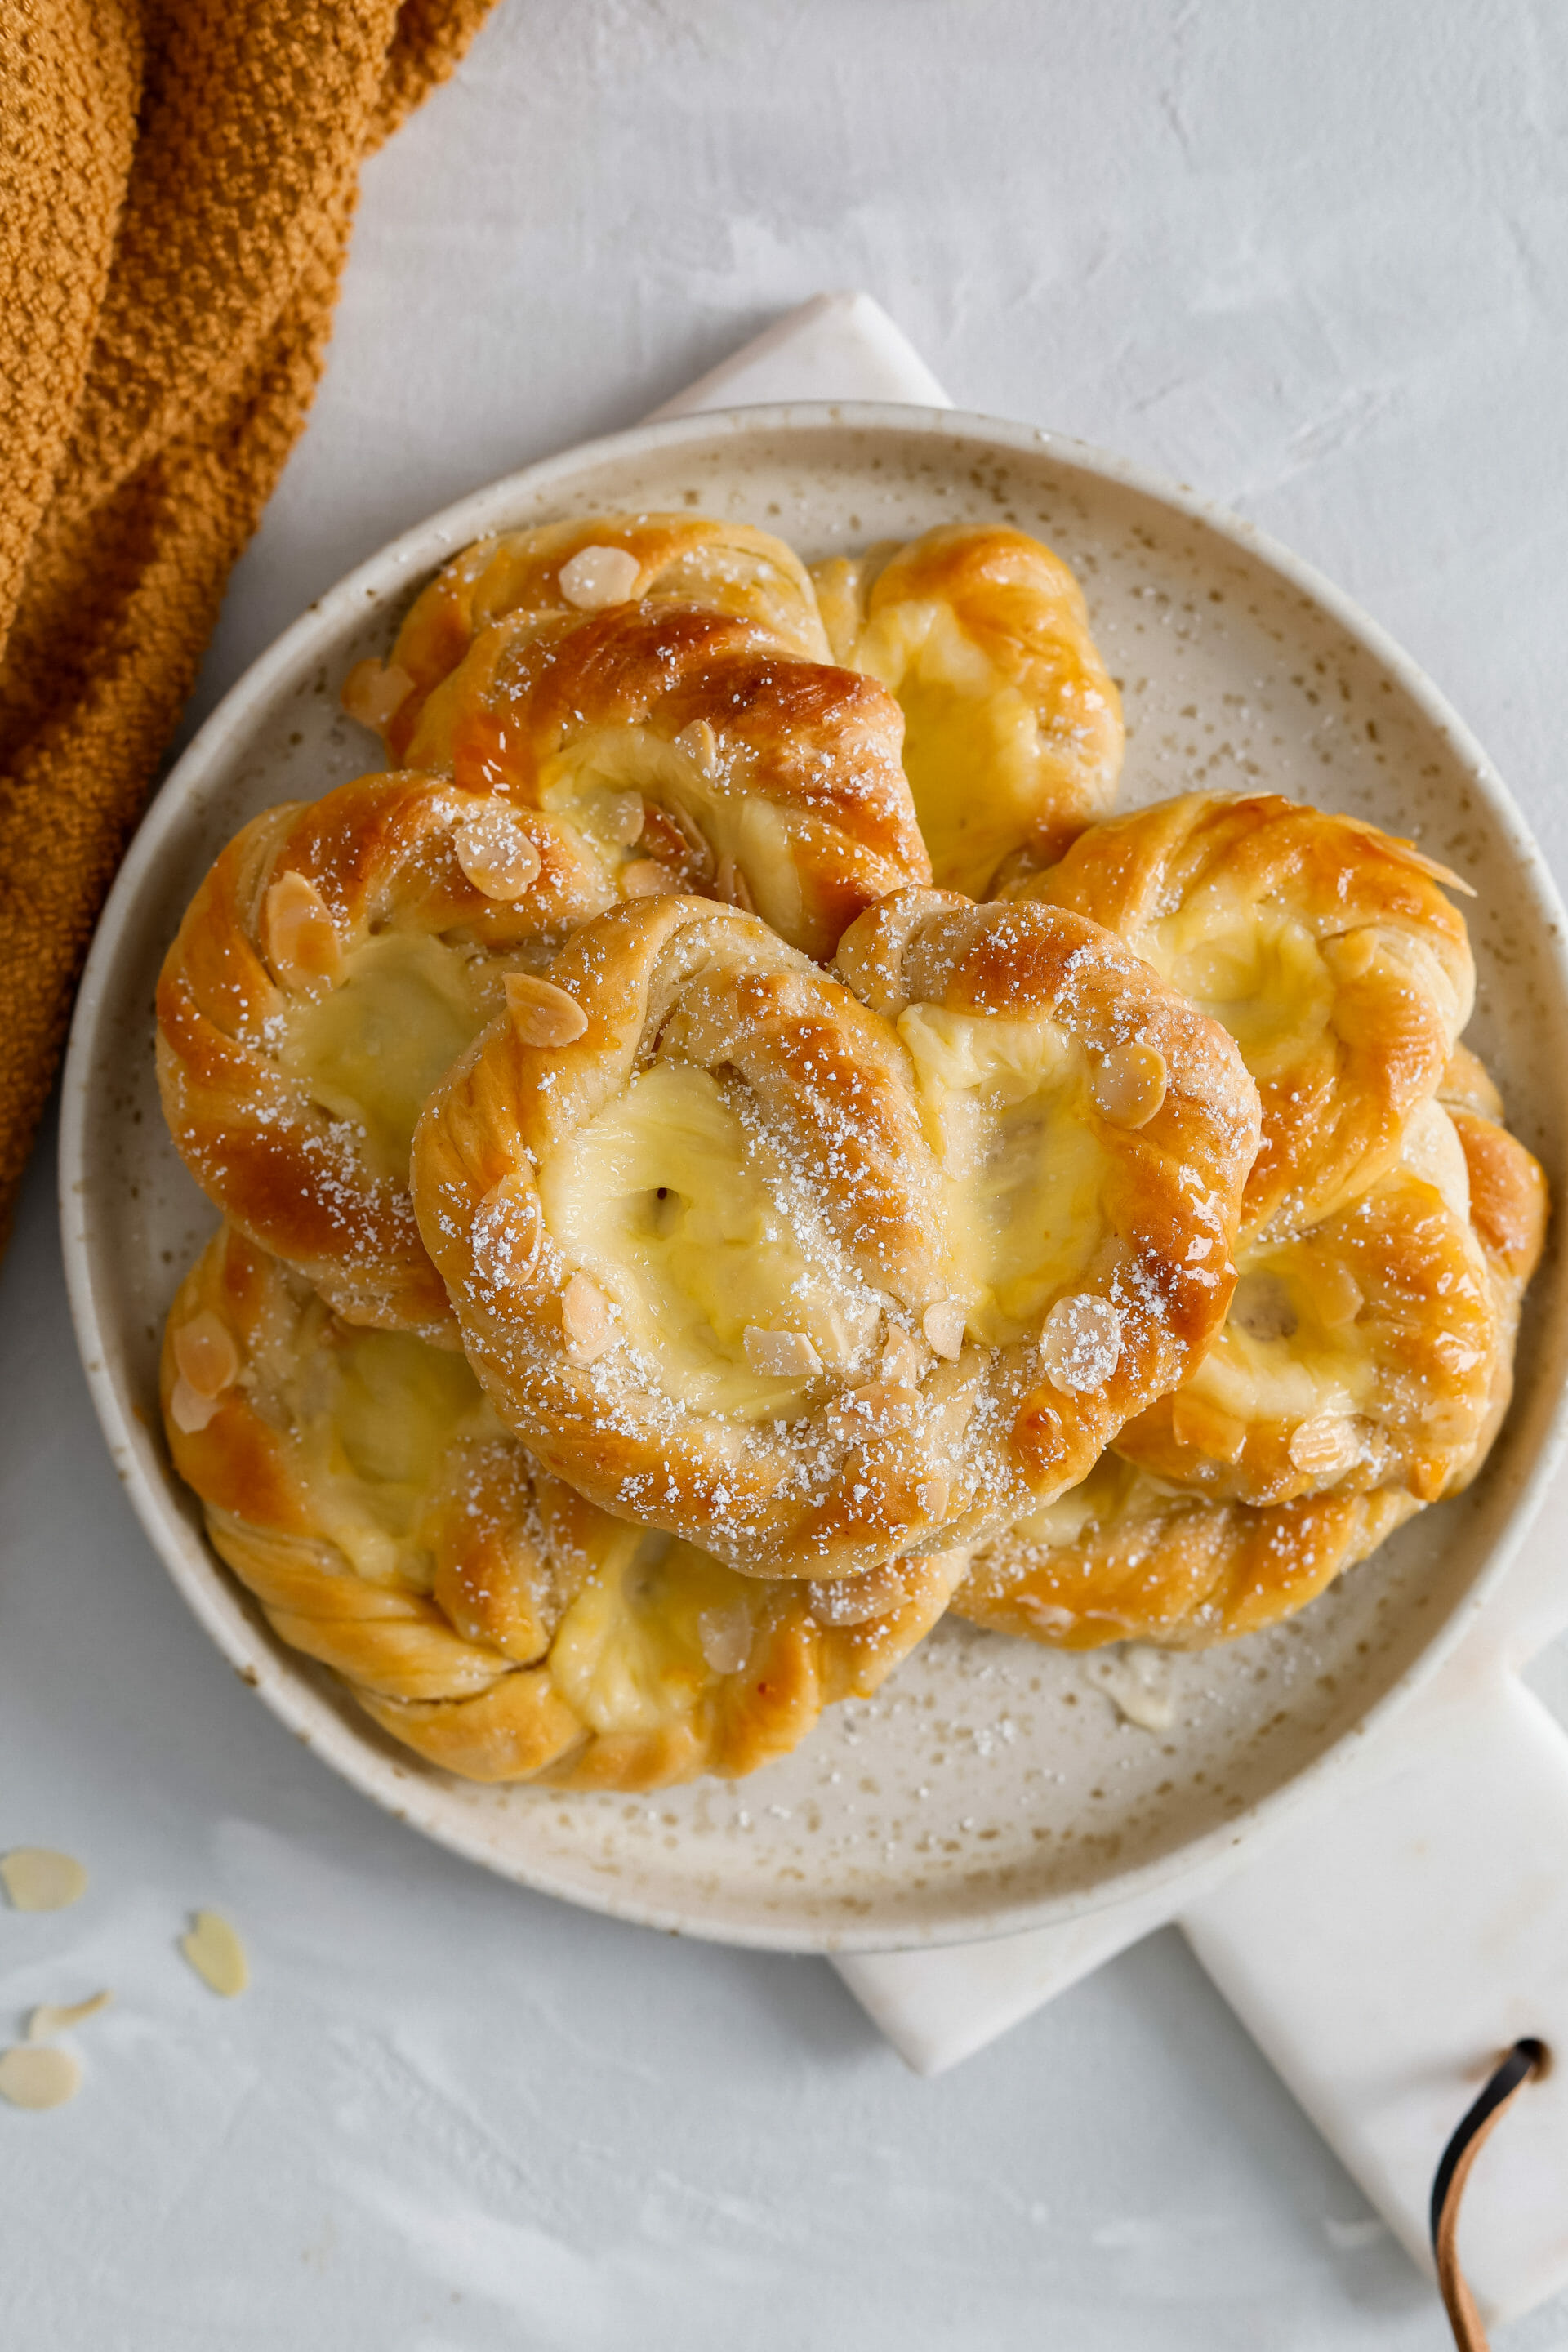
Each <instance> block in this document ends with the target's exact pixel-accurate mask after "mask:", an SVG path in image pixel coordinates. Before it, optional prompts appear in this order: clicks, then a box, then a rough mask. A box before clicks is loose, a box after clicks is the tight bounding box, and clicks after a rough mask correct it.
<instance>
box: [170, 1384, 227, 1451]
mask: <svg viewBox="0 0 1568 2352" xmlns="http://www.w3.org/2000/svg"><path fill="white" fill-rule="evenodd" d="M222 1410H223V1399H222V1397H220V1396H212V1397H208V1396H201V1395H199V1394H198V1393H197V1391H195V1389H194V1388H193V1387H192V1386H191V1384H190V1382H189V1381H188V1380H186V1378H185V1376H184V1372H181V1373H180V1374H179V1376H178V1377H177V1379H176V1380H175V1381H174V1387H173V1389H172V1390H171V1391H170V1392H169V1417H170V1419H171V1420H172V1421H173V1423H174V1427H175V1428H176V1429H179V1430H183V1431H184V1433H185V1435H186V1436H187V1437H195V1436H197V1435H198V1434H199V1433H200V1432H201V1431H202V1430H204V1429H205V1427H206V1425H207V1423H208V1422H209V1421H211V1420H212V1419H213V1418H214V1417H215V1415H216V1414H217V1413H219V1412H222Z"/></svg>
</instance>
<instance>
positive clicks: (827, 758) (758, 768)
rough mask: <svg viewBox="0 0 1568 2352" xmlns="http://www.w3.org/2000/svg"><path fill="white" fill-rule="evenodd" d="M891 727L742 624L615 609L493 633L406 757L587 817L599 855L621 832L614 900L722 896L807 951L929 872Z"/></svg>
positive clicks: (526, 621)
mask: <svg viewBox="0 0 1568 2352" xmlns="http://www.w3.org/2000/svg"><path fill="white" fill-rule="evenodd" d="M902 733H903V721H902V719H901V717H900V711H899V709H898V705H897V704H896V703H895V702H894V701H893V700H892V698H891V697H890V696H889V695H888V694H886V693H885V692H884V691H883V689H882V688H880V687H879V686H878V685H877V684H876V683H875V682H874V680H872V679H870V678H867V677H857V676H856V675H855V673H854V672H853V671H850V670H845V669H836V668H832V667H828V666H827V665H826V664H824V663H820V662H811V661H803V660H800V659H798V658H797V657H795V656H794V655H793V654H792V653H791V652H790V651H789V649H788V648H787V646H784V645H783V644H781V642H780V641H779V640H778V639H777V638H774V637H772V636H770V635H768V634H767V633H766V632H765V631H763V630H762V629H760V628H759V627H757V626H756V625H754V624H753V623H750V622H746V621H741V620H736V619H733V618H731V617H730V616H728V615H726V614H721V613H716V612H712V611H709V610H706V609H703V608H701V607H699V606H686V605H679V604H617V605H615V606H613V607H611V608H610V609H609V610H607V611H605V612H603V613H596V614H565V615H555V616H552V617H539V616H537V615H532V614H517V615H514V616H512V617H510V618H509V619H505V620H501V621H498V622H495V623H494V624H492V625H491V626H490V627H489V628H488V629H486V630H485V631H483V632H482V633H481V635H479V637H478V638H477V639H476V640H475V642H474V644H473V646H471V648H470V649H469V651H468V654H467V656H465V658H464V660H463V662H462V663H461V664H460V666H459V667H458V668H457V669H456V670H455V671H453V672H452V673H451V675H450V676H449V677H447V678H446V679H445V680H444V681H443V682H442V684H441V685H440V686H439V687H437V689H436V690H435V692H434V693H433V694H432V695H431V696H430V698H429V700H428V701H427V702H426V705H425V707H424V709H423V711H422V713H421V716H420V719H419V723H418V726H417V727H416V730H415V731H414V733H413V735H412V736H411V738H410V739H409V741H408V745H407V751H406V757H407V758H408V760H409V761H410V762H411V763H412V764H413V765H415V766H416V767H420V768H425V769H428V770H430V771H432V772H438V773H451V774H453V775H454V776H455V777H456V779H457V781H458V783H459V784H461V785H463V786H464V787H465V788H468V789H472V790H474V791H480V792H483V791H502V792H505V793H508V794H510V796H512V797H514V798H516V799H519V800H521V802H523V803H526V804H528V805H530V806H538V807H545V808H550V809H552V810H554V811H556V812H557V813H559V814H561V815H563V816H571V817H572V818H573V820H574V822H576V823H578V824H581V825H583V826H584V827H585V828H586V829H589V830H590V831H592V830H593V829H594V828H595V826H598V827H599V829H600V838H601V843H602V845H603V846H604V847H605V849H606V850H609V849H610V848H611V846H612V845H611V840H610V835H611V834H612V833H613V832H614V830H615V829H616V827H617V826H621V827H622V840H621V845H620V846H619V848H618V849H617V850H616V851H615V852H614V854H615V855H616V858H617V862H618V867H619V878H620V887H621V889H622V891H623V892H624V894H625V895H626V896H628V897H630V896H635V895H637V894H638V893H644V894H646V893H647V892H648V891H649V890H650V889H652V890H657V889H658V888H659V887H665V888H669V889H683V890H690V891H695V892H698V893H700V895H702V896H705V897H709V898H718V899H721V900H727V901H729V902H731V903H733V904H736V905H739V906H742V907H744V908H749V909H751V910H752V911H753V912H755V913H758V914H760V915H761V916H762V917H763V919H764V920H765V921H767V922H768V923H770V924H771V925H772V927H773V929H774V930H776V931H777V932H778V933H779V935H780V937H781V938H782V939H785V940H788V941H789V943H790V944H791V945H792V946H794V947H798V948H800V949H802V950H804V951H805V953H806V954H808V955H812V956H815V957H816V958H817V959H818V960H819V961H821V960H825V959H826V958H827V957H829V956H831V954H832V952H833V950H834V947H835V946H836V945H837V940H838V938H839V936H840V934H841V933H842V931H843V930H844V929H845V928H846V926H847V924H848V923H849V922H850V921H852V920H853V919H854V917H855V916H856V915H858V913H859V912H860V910H861V909H862V908H864V907H867V906H868V905H870V904H871V902H872V901H873V900H874V899H876V898H879V897H880V896H881V895H882V893H883V892H884V891H887V890H891V889H896V888H898V887H900V884H903V883H907V882H911V881H924V880H926V879H927V878H928V877H929V875H930V870H931V869H930V865H929V862H928V860H927V857H926V852H925V845H924V844H923V842H922V841H921V835H920V829H919V826H918V825H917V824H916V822H915V812H914V804H913V803H912V801H911V800H910V792H909V786H908V784H907V782H905V779H904V772H903V768H902V766H901V764H900V741H901V738H902ZM627 811H629V813H630V823H629V824H623V813H624V812H627Z"/></svg>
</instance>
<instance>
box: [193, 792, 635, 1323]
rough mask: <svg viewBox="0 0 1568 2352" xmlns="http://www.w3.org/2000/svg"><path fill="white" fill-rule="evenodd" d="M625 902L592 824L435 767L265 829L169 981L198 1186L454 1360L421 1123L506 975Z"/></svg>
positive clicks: (213, 888)
mask: <svg viewBox="0 0 1568 2352" xmlns="http://www.w3.org/2000/svg"><path fill="white" fill-rule="evenodd" d="M613 898H614V891H613V887H612V885H611V883H610V880H609V878H608V875H607V873H606V870H605V866H603V864H602V863H601V861H600V860H599V859H598V858H597V857H596V856H595V854H594V852H593V851H592V849H591V847H590V845H587V844H586V843H585V842H584V841H583V839H582V838H581V836H580V835H578V834H577V833H576V832H575V831H574V829H573V828H571V827H569V826H565V825H563V824H561V823H560V821H559V820H558V819H555V818H552V817H550V816H547V815H545V814H542V812H540V811H538V810H527V809H517V808H514V807H509V806H507V805H506V804H505V803H501V802H499V801H497V800H496V799H494V798H493V796H489V795H483V794H474V793H464V792H460V791H458V790H457V789H456V788H455V787H454V786H452V785H450V784H441V783H432V782H430V781H429V780H428V779H426V778H423V777H418V776H409V775H393V776H366V777H362V778H361V779H360V780H359V781H358V782H354V783H350V784H344V785H342V786H341V787H340V788H339V789H338V790H337V791H335V792H331V793H327V795H326V796H325V798H324V799H322V800H320V801H316V802H313V803H300V802H287V803H283V804H282V805H281V806H279V807H277V808H273V809H269V810H268V811H266V812H265V813H264V814H262V815H260V816H258V817H257V818H255V819H254V820H253V821H252V823H251V824H247V826H246V827H245V828H244V830H243V831H242V832H241V833H240V834H238V835H237V836H236V838H235V839H234V840H233V841H232V842H231V843H230V844H229V845H228V846H227V848H226V849H225V850H224V852H223V854H222V856H220V857H219V858H218V860H217V862H216V865H215V866H213V867H212V869H211V870H210V872H209V873H208V874H207V876H206V877H205V880H204V882H203V883H202V885H201V887H200V888H199V889H198V890H197V892H196V894H195V898H194V899H193V900H192V902H191V905H190V907H189V908H188V909H187V911H186V914H185V918H184V922H183V923H182V924H181V926H180V929H179V934H178V936H177V938H176V939H175V940H174V945H173V946H172V947H171V949H170V950H169V953H168V956H167V957H166V959H165V961H164V964H163V971H162V974H161V975H160V978H159V982H158V1046H157V1051H158V1078H159V1086H160V1089H161V1091H162V1094H163V1109H164V1114H165V1116H166V1118H167V1119H168V1123H169V1129H170V1132H171V1134H172V1135H173V1137H174V1142H175V1144H176V1146H177V1147H178V1149H179V1151H180V1154H181V1156H182V1158H183V1159H184V1161H185V1164H186V1166H187V1167H188V1168H189V1169H190V1171H191V1172H192V1174H193V1175H194V1176H195V1179H196V1181H197V1182H198V1183H199V1184H200V1185H201V1187H202V1189H203V1191H204V1192H206V1193H207V1195H208V1197H209V1198H210V1199H212V1200H213V1201H215V1202H216V1203H217V1205H218V1206H219V1207H220V1208H221V1209H223V1210H224V1211H225V1213H226V1214H227V1215H228V1216H229V1217H230V1218H232V1219H233V1221H234V1222H235V1223H237V1225H239V1226H240V1227H241V1229H242V1230H243V1231H245V1232H246V1233H247V1234H250V1235H251V1237H252V1238H253V1239H254V1240H256V1241H258V1242H259V1243H261V1244H263V1245H264V1246H265V1247H267V1248H268V1249H270V1250H273V1251H275V1252H276V1253H277V1254H278V1255H279V1256H281V1257H284V1258H286V1259H288V1260H289V1263H290V1264H291V1265H297V1266H299V1267H300V1269H301V1271H302V1272H304V1273H305V1274H306V1275H307V1276H309V1277H310V1280H311V1282H312V1283H313V1284H314V1285H315V1286H316V1287H317V1288H318V1289H319V1290H321V1292H322V1294H323V1296H324V1297H326V1298H327V1299H328V1300H329V1301H330V1302H331V1305H332V1306H333V1307H335V1308H336V1309H337V1310H338V1311H339V1312H340V1313H341V1314H342V1315H345V1316H346V1317H347V1318H349V1319H350V1320H351V1321H353V1322H361V1323H370V1324H381V1325H387V1326H407V1327H409V1328H415V1329H419V1330H423V1331H425V1332H426V1334H427V1335H429V1336H435V1337H443V1338H444V1339H445V1340H446V1342H447V1345H450V1346H456V1345H457V1344H458V1340H457V1330H456V1326H455V1324H454V1323H453V1320H452V1314H451V1309H450V1307H449V1306H448V1305H447V1295H446V1292H445V1290H444V1289H443V1287H442V1285H441V1280H440V1277H439V1276H438V1275H437V1272H436V1269H435V1267H434V1266H433V1265H431V1263H430V1261H429V1259H428V1257H427V1256H426V1254H425V1249H424V1245H423V1244H422V1243H421V1241H420V1239H419V1234H418V1229H417V1226H416V1223H415V1218H414V1211H413V1205H412V1202H411V1201H410V1199H409V1194H408V1150H409V1144H410V1141H411V1139H412V1136H413V1131H414V1122H415V1120H416V1118H417V1116H418V1114H419V1112H420V1110H421V1109H422V1108H423V1107H424V1104H425V1100H426V1097H427V1095H428V1094H429V1092H430V1090H431V1088H432V1087H434V1086H435V1084H436V1082H437V1079H438V1078H439V1077H441V1076H443V1074H444V1073H445V1071H446V1070H447V1067H448V1066H450V1064H451V1063H452V1062H454V1061H455V1060H456V1059H457V1058H458V1055H459V1054H460V1053H461V1052H462V1051H463V1050H464V1048H465V1047H466V1046H467V1045H468V1044H469V1042H470V1040H471V1039H472V1038H473V1037H474V1036H475V1034H477V1033H478V1031H479V1029H481V1028H482V1027H483V1026H484V1024H485V1023H486V1021H487V1020H489V1017H490V1016H491V1014H492V1013H494V1012H495V1011H496V1010H497V1009H498V1008H499V1007H500V1004H501V1003H503V1001H504V995H503V991H504V983H505V978H506V975H507V973H508V972H509V971H523V970H527V969H528V968H529V967H530V966H531V965H532V964H534V963H538V962H541V961H543V960H544V958H545V957H546V955H547V954H548V952H549V951H550V950H551V948H552V947H553V946H555V945H558V944H559V942H560V940H561V939H562V938H563V936H564V935H565V933H566V931H567V930H568V929H570V928H571V927H572V925H573V924H574V923H576V922H580V921H582V920H584V919H585V918H586V917H588V916H589V915H591V914H593V913H595V911H596V910H597V909H599V908H604V907H605V906H607V905H609V904H611V903H613Z"/></svg>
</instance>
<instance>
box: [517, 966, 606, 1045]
mask: <svg viewBox="0 0 1568 2352" xmlns="http://www.w3.org/2000/svg"><path fill="white" fill-rule="evenodd" d="M502 986H503V987H504V988H505V990H506V1003H507V1010H508V1012H509V1013H510V1014H511V1025H512V1027H513V1028H514V1029H515V1030H516V1032H517V1034H518V1035H519V1036H520V1037H521V1040H522V1042H523V1044H524V1045H541V1046H545V1047H548V1046H552V1045H573V1044H574V1043H575V1041H576V1040H577V1039H578V1038H579V1037H581V1036H582V1034H583V1033H584V1030H585V1029H586V1028H587V1026H588V1016H587V1014H586V1013H584V1010H583V1008H582V1006H581V1005H580V1004H579V1003H578V1002H577V1000H576V998H575V997H574V996H569V995H568V994H567V992H566V991H565V990H564V989H563V988H557V987H556V985H555V982H553V981H552V980H541V979H540V977H539V976H538V974H537V973H536V972H531V971H509V972H508V973H507V975H506V978H505V980H504V982H502Z"/></svg>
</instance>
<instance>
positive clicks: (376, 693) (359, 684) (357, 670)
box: [342, 654, 414, 735]
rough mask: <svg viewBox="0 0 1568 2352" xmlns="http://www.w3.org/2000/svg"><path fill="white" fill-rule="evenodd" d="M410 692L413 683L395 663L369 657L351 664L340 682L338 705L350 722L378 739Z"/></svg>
mask: <svg viewBox="0 0 1568 2352" xmlns="http://www.w3.org/2000/svg"><path fill="white" fill-rule="evenodd" d="M413 691H414V680H413V679H412V678H411V677H410V676H409V675H408V672H407V671H406V670H405V669H404V668H403V667H402V666H401V665H400V664H399V663H397V662H378V661H377V660H376V658H375V656H374V654H373V655H372V656H370V658H369V659H368V660H367V661H362V662H355V664H354V666H353V669H351V670H350V672H349V674H348V676H347V677H345V678H344V680H343V690H342V706H343V709H345V710H346V711H347V712H348V714H349V717H350V718H351V719H358V720H359V723H360V725H361V726H362V727H369V728H370V729H372V730H373V731H374V733H375V734H377V735H379V734H380V733H381V730H382V729H383V728H384V727H389V726H390V725H391V723H392V721H393V720H394V719H395V718H396V716H397V714H398V712H399V711H400V710H401V709H402V708H403V706H404V704H405V702H406V701H407V699H408V697H409V696H410V694H412V692H413Z"/></svg>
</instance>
